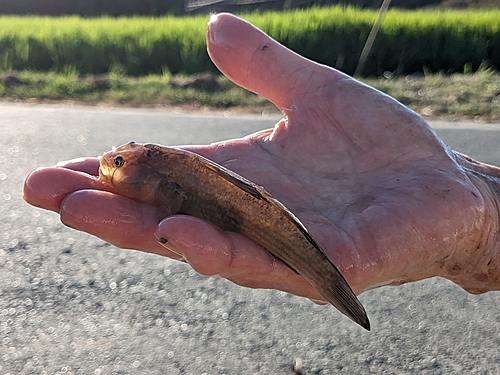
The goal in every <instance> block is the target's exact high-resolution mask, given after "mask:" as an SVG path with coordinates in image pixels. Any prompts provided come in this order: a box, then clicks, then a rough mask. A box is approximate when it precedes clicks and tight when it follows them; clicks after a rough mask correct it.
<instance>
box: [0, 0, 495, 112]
mask: <svg viewBox="0 0 500 375" xmlns="http://www.w3.org/2000/svg"><path fill="white" fill-rule="evenodd" d="M336 2H337V1H336ZM40 3H45V5H46V6H45V8H44V7H40ZM56 3H57V1H56V0H44V1H40V2H39V3H37V4H38V5H37V6H35V5H33V4H35V3H33V4H32V5H31V8H30V4H31V3H30V2H29V1H25V2H24V4H25V8H24V9H28V8H29V9H31V10H32V12H28V13H37V14H38V15H12V14H16V13H22V12H21V11H20V8H19V9H18V8H16V7H14V6H12V4H11V3H9V4H11V6H10V8H9V7H8V6H7V5H6V4H7V3H6V2H4V1H2V0H0V12H3V13H4V14H3V15H2V16H0V24H1V25H2V27H1V28H0V72H2V73H0V74H1V76H0V95H1V96H2V97H3V98H4V99H6V100H32V101H35V100H36V101H39V100H61V99H66V100H77V101H83V102H87V103H96V102H103V101H104V102H108V103H112V104H128V105H134V106H140V105H168V106H172V105H174V106H175V105H190V106H193V107H216V108H231V107H235V106H238V107H246V108H253V109H259V110H260V109H262V108H264V109H265V108H271V106H270V105H269V104H266V103H265V101H264V100H263V99H262V98H258V97H256V96H255V95H253V94H250V93H245V92H243V91H242V90H239V89H237V88H236V87H235V86H234V85H232V84H231V83H230V82H228V81H227V80H225V79H224V78H222V77H219V76H218V75H217V74H218V72H217V69H216V68H215V67H214V65H213V64H212V63H211V61H210V59H209V57H208V55H207V53H206V42H205V32H206V23H207V20H208V15H206V14H198V15H192V14H189V15H186V13H187V12H190V13H203V11H205V12H206V11H213V10H231V9H233V8H234V9H239V10H248V9H253V10H255V9H254V8H256V7H257V5H258V4H257V3H259V4H260V7H259V8H257V11H254V12H250V13H242V14H241V16H242V17H243V18H245V19H246V20H248V21H249V22H251V23H253V24H255V25H256V26H258V27H260V28H261V29H263V30H264V31H265V32H267V33H268V34H270V35H271V36H272V37H274V38H275V39H277V40H278V41H279V42H281V43H282V44H284V45H286V46H287V47H289V48H291V49H292V50H294V51H296V52H298V53H300V54H301V55H304V56H305V57H308V58H310V59H312V60H314V61H317V62H320V63H323V64H326V65H329V66H332V67H335V68H337V69H339V70H341V71H344V72H345V73H347V74H350V75H352V74H354V71H355V69H356V66H357V64H358V62H359V57H360V54H361V50H362V49H363V46H364V44H365V42H366V39H367V37H368V34H369V32H370V30H371V28H372V25H373V23H374V21H375V19H376V18H377V10H376V9H375V8H376V7H377V6H379V5H380V1H368V0H365V1H361V0H359V1H356V0H352V1H351V0H346V1H345V3H351V4H354V5H357V7H352V6H350V5H346V4H345V3H344V4H343V5H338V6H326V7H325V6H323V7H321V6H319V5H329V4H331V3H334V2H332V1H305V0H303V1H293V0H289V1H288V2H287V1H284V2H281V3H280V2H277V1H264V2H256V1H245V2H243V1H237V0H233V1H209V0H196V1H194V0H193V1H184V2H181V3H182V7H179V8H175V9H174V8H168V7H167V6H166V5H165V4H167V3H165V2H162V1H159V0H158V1H152V0H151V1H149V4H150V7H149V8H148V9H149V10H150V12H149V13H148V12H147V11H146V8H144V9H142V8H141V9H142V10H137V9H139V8H134V6H135V5H137V4H135V3H134V1H132V0H130V1H127V2H123V1H122V3H123V4H128V7H122V9H121V13H119V12H118V11H119V9H118V8H116V9H115V8H113V9H114V12H109V9H111V8H109V6H110V3H112V2H108V3H106V4H107V5H105V4H104V3H103V4H101V5H99V4H100V3H99V2H98V1H94V2H89V3H88V4H90V5H92V4H93V5H92V7H90V5H88V6H87V7H86V8H85V7H84V8H78V7H76V6H75V7H74V8H71V7H69V5H68V4H73V5H75V4H77V3H79V2H71V1H67V4H66V5H67V6H66V7H61V8H58V9H59V13H61V14H66V13H71V9H73V10H74V12H73V13H77V14H79V15H72V16H68V15H63V16H58V17H54V16H47V15H39V14H53V13H54V12H52V11H51V9H56V8H55V7H54V5H55V4H56ZM80 3H81V2H80ZM144 3H148V2H143V4H144ZM174 3H175V4H178V3H179V2H175V1H174V2H170V3H169V4H170V5H172V6H173V5H174ZM271 3H272V4H271ZM277 3H280V4H281V5H280V6H281V8H280V9H281V10H266V11H264V9H265V8H266V7H267V8H270V7H271V8H272V7H274V6H277ZM497 3H498V2H497ZM497 3H496V2H495V1H489V0H483V1H479V0H477V1H476V0H446V1H443V2H437V1H434V0H393V4H395V5H394V7H393V8H391V9H390V10H389V12H388V13H387V14H386V16H385V18H384V20H383V24H382V27H381V29H380V31H379V33H378V35H377V37H376V39H375V43H374V44H373V47H372V49H371V52H370V53H369V55H368V57H367V60H366V63H365V65H364V69H363V72H362V74H361V75H360V76H359V78H360V79H361V80H363V81H365V82H367V83H369V84H370V85H373V86H375V87H377V88H379V89H381V90H382V91H384V92H386V93H388V94H389V95H391V96H394V97H396V98H397V99H398V100H400V101H402V102H403V103H404V104H406V105H408V106H410V107H411V108H413V109H415V110H417V111H419V112H421V113H423V114H427V115H459V116H467V117H477V118H481V119H487V120H495V119H498V118H500V76H499V74H498V71H499V70H500V4H497ZM134 4H135V5H134ZM155 4H156V5H155ZM162 4H163V5H162ZM164 5H165V6H164ZM271 5H272V6H271ZM311 5H314V6H312V7H311ZM445 5H446V7H445ZM495 5H498V8H495V7H494V6H495ZM402 6H405V7H406V8H411V7H418V9H411V10H410V9H402V8H401V7H402ZM471 6H473V7H471ZM162 7H163V8H162ZM362 7H364V8H362ZM457 7H458V8H460V9H457ZM167 8H168V9H167ZM65 9H66V10H67V11H65ZM92 9H93V10H92ZM96 9H97V10H99V9H100V13H99V12H97V13H99V14H107V15H104V16H100V17H83V16H85V15H95V14H94V13H95V12H96ZM133 9H136V10H137V12H136V13H137V14H149V16H138V15H133V16H123V14H129V13H130V12H132V10H133ZM283 9H285V10H283ZM43 10H45V12H44V11H43ZM90 10H92V12H94V13H92V12H90ZM153 11H154V12H156V13H154V12H153ZM89 12H90V13H89ZM117 12H118V13H117ZM158 13H161V15H159V16H152V15H155V14H158ZM9 14H11V15H9ZM110 14H111V15H116V16H117V17H111V16H110ZM174 14H182V15H174ZM193 75H194V76H193Z"/></svg>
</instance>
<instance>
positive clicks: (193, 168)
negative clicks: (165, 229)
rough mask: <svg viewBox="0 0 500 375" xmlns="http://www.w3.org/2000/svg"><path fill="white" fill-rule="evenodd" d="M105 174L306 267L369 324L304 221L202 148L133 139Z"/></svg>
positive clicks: (344, 308) (107, 159) (108, 159)
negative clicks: (201, 151)
mask: <svg viewBox="0 0 500 375" xmlns="http://www.w3.org/2000/svg"><path fill="white" fill-rule="evenodd" d="M99 175H100V178H101V179H102V180H103V181H104V182H106V183H107V184H108V185H110V186H112V187H113V188H114V189H115V190H116V191H117V192H118V193H120V194H122V195H124V196H126V197H129V198H132V199H135V200H139V201H143V202H147V203H151V204H154V205H157V206H161V207H163V208H164V209H165V212H166V215H165V216H168V215H173V214H186V215H191V216H195V217H198V218H200V219H203V220H206V221H208V222H211V223H212V224H214V225H216V226H217V227H219V228H220V229H222V230H225V231H233V232H237V233H241V234H243V235H245V236H246V237H248V238H250V239H251V240H253V241H254V242H256V243H258V244H259V245H261V246H262V247H263V248H264V249H266V250H267V251H268V252H269V253H271V254H272V255H274V256H275V257H276V258H278V259H280V260H281V261H283V262H284V263H285V264H286V265H288V266H289V267H290V268H291V269H292V270H294V271H295V272H296V273H298V274H300V275H302V276H303V277H304V278H305V279H306V280H307V281H308V282H309V283H310V284H311V285H312V286H313V287H314V288H315V289H316V290H317V291H318V292H319V293H320V294H321V295H322V296H323V297H324V298H325V299H326V300H327V301H328V302H330V303H331V304H332V305H333V306H335V307H336V308H337V309H338V310H339V311H340V312H342V313H343V314H345V315H346V316H348V317H349V318H350V319H352V320H353V321H355V322H356V323H358V324H360V325H361V326H362V327H364V328H366V329H367V330H369V329H370V323H369V320H368V317H367V315H366V312H365V309H364V308H363V306H362V305H361V303H360V302H359V300H358V299H357V297H356V295H355V294H354V293H353V291H352V290H351V288H350V287H349V285H348V284H347V282H346V280H345V279H344V277H343V276H342V274H341V273H340V271H339V270H338V269H337V268H336V267H335V265H334V264H333V263H332V262H331V261H330V260H329V259H328V258H327V257H326V255H325V254H324V252H323V251H322V249H321V248H320V246H319V245H318V244H317V243H316V242H315V241H314V239H313V238H312V236H311V235H310V234H309V232H308V231H307V229H306V228H305V227H304V226H303V225H302V223H301V222H300V221H299V220H298V219H297V218H296V217H295V216H294V215H293V214H292V213H291V212H290V211H289V210H288V209H287V208H286V207H285V206H284V205H283V204H281V203H280V202H279V201H278V200H276V199H274V198H273V197H272V196H271V195H270V194H269V193H267V192H266V191H265V190H264V188H262V187H261V186H258V185H256V184H254V183H252V182H251V181H249V180H247V179H245V178H244V177H242V176H240V175H238V174H236V173H234V172H232V171H231V170H228V169H226V168H224V167H222V166H220V165H218V164H216V163H214V162H212V161H210V160H208V159H206V158H204V157H202V156H200V155H198V154H195V153H193V152H189V151H186V150H182V149H178V148H174V147H165V146H160V145H156V144H138V143H135V142H130V143H128V144H125V145H123V146H120V147H118V148H115V149H113V150H112V151H109V152H107V153H105V154H104V155H103V157H102V158H101V160H100V169H99Z"/></svg>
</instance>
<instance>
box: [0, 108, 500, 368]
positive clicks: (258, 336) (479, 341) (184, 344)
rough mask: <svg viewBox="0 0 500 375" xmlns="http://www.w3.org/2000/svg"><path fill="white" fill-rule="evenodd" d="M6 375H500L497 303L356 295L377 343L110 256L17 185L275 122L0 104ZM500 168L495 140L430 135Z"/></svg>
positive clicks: (0, 275)
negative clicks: (121, 150) (55, 168)
mask: <svg viewBox="0 0 500 375" xmlns="http://www.w3.org/2000/svg"><path fill="white" fill-rule="evenodd" d="M0 113H1V117H0V129H1V135H0V145H1V148H0V202H1V204H0V213H1V214H2V215H3V219H2V220H1V221H0V374H12V375H14V374H55V373H57V374H63V373H67V374H71V373H73V374H96V375H97V374H202V373H206V374H287V373H290V374H291V373H292V366H293V364H294V363H301V366H302V373H304V374H322V375H324V374H369V373H375V374H378V373H384V374H498V373H500V350H499V344H500V295H499V293H496V292H495V293H488V294H486V295H482V296H473V295H469V294H467V293H465V292H464V291H462V290H461V289H460V288H459V287H457V286H455V285H454V284H452V283H451V282H448V281H446V280H443V279H438V278H435V279H431V280H426V281H423V282H418V283H414V284H411V285H406V286H403V287H398V288H390V287H388V288H382V289H379V290H375V291H370V292H367V293H364V294H362V295H361V297H360V299H361V301H362V302H363V303H364V305H365V307H366V309H367V311H368V312H369V315H370V318H371V321H372V327H373V331H372V332H366V331H364V330H362V329H361V328H359V327H358V326H356V325H355V324H353V323H351V322H350V321H348V320H347V319H345V318H344V317H343V316H342V315H341V314H339V313H338V312H336V311H335V310H334V309H333V308H331V307H320V306H316V305H314V304H312V303H311V302H309V301H308V300H304V299H300V298H296V297H292V296H289V295H286V294H284V293H281V292H277V291H263V290H260V291H255V290H249V289H244V288H239V287H236V286H234V285H232V284H231V283H229V282H226V281H224V280H221V279H218V278H205V277H202V276H200V275H198V274H196V273H195V272H193V271H192V270H190V269H189V268H188V267H187V266H185V265H182V264H178V263H175V262H173V261H170V260H168V259H164V258H161V257H159V256H154V255H146V254H139V253H136V252H133V251H124V250H119V249H116V248H114V247H112V246H110V245H108V244H106V243H104V242H103V241H101V240H99V239H96V238H93V237H91V236H90V235H86V234H83V233H79V232H76V231H74V230H72V229H69V228H65V227H64V226H63V225H62V224H60V222H59V219H58V216H57V215H55V214H52V213H49V212H45V211H42V210H39V209H36V208H33V207H31V206H28V205H27V204H25V203H24V202H23V200H22V198H21V185H22V181H23V179H24V177H25V176H26V175H27V174H28V173H29V172H30V171H31V170H33V169H34V168H36V167H38V166H44V165H52V164H54V163H56V162H57V161H59V160H66V159H69V158H74V157H78V156H87V155H99V154H101V153H102V152H103V151H106V150H108V149H109V148H110V146H113V145H118V144H121V143H124V142H127V141H129V140H132V139H133V140H136V141H143V142H144V141H155V142H159V143H164V144H188V143H206V142H212V141H216V140H221V139H226V138H228V137H237V136H242V135H245V134H248V133H250V132H253V131H255V130H258V129H263V128H266V127H269V126H272V125H273V124H274V123H275V122H276V120H277V117H262V116H241V117H239V116H238V117H235V116H231V117H229V118H225V117H224V116H221V115H215V114H203V115H200V114H191V115H190V114H185V113H184V114H181V113H178V114H176V113H172V112H162V111H153V110H129V109H105V108H104V109H100V108H84V107H67V108H65V107H64V106H56V105H55V106H40V105H33V106H32V105H12V104H0ZM433 124H434V126H435V127H436V130H437V132H438V133H439V134H440V135H441V136H442V137H443V138H444V139H445V141H446V142H447V143H448V144H450V145H451V146H453V147H454V148H456V149H458V150H460V151H462V152H465V153H468V154H470V156H472V157H475V158H478V159H480V160H482V161H486V162H490V163H496V164H497V165H500V148H499V147H498V145H499V144H500V125H481V124H474V123H448V122H436V123H433Z"/></svg>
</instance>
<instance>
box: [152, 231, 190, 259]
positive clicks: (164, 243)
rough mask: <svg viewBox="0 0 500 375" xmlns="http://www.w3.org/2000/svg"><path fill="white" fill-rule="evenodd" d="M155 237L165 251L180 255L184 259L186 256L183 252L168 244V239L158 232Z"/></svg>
mask: <svg viewBox="0 0 500 375" xmlns="http://www.w3.org/2000/svg"><path fill="white" fill-rule="evenodd" d="M154 236H155V240H156V242H158V243H159V244H160V245H162V246H163V247H164V248H165V249H167V250H169V251H171V252H172V253H174V254H177V255H179V256H180V257H181V258H182V259H184V254H182V252H180V251H179V250H177V249H176V248H175V247H174V246H172V244H171V243H169V242H168V239H167V238H165V237H163V236H160V235H159V234H158V233H156V232H155V233H154Z"/></svg>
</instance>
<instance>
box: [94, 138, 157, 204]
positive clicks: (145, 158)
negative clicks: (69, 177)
mask: <svg viewBox="0 0 500 375" xmlns="http://www.w3.org/2000/svg"><path fill="white" fill-rule="evenodd" d="M149 159H150V158H149V154H148V148H147V147H145V146H144V145H142V144H140V143H136V142H129V143H127V144H124V145H122V146H120V147H116V148H113V149H112V150H111V151H108V152H106V153H104V155H103V156H102V157H101V159H100V161H99V179H100V180H101V181H103V182H105V183H106V184H107V185H109V186H111V187H112V188H113V189H114V190H115V191H116V192H117V193H119V194H121V195H123V196H126V197H128V198H132V199H137V200H140V201H143V202H152V201H153V200H154V198H155V193H156V191H157V187H158V186H159V185H160V183H161V176H160V175H159V173H157V172H156V171H155V169H154V168H152V167H151V163H150V160H149Z"/></svg>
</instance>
